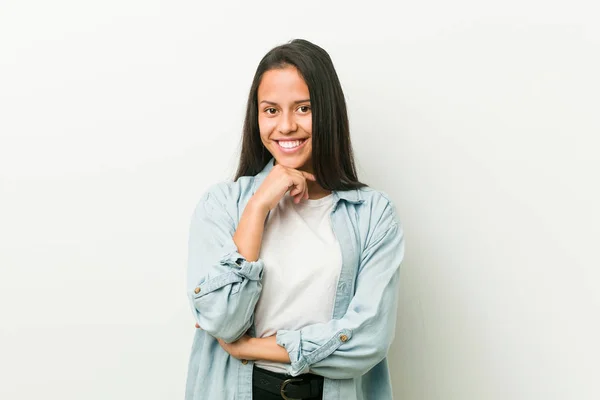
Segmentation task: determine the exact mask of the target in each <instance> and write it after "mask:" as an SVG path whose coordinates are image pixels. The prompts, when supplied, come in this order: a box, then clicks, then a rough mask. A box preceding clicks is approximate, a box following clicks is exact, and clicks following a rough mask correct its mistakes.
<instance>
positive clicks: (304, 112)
mask: <svg viewBox="0 0 600 400" xmlns="http://www.w3.org/2000/svg"><path fill="white" fill-rule="evenodd" d="M298 110H299V111H300V112H301V113H302V114H306V113H307V112H309V111H310V106H300V107H298Z"/></svg>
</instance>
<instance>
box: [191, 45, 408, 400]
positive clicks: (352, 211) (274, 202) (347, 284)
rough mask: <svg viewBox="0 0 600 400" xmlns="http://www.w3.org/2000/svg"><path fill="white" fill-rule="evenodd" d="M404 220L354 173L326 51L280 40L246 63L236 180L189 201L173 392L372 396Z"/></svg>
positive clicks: (380, 374)
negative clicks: (182, 351)
mask: <svg viewBox="0 0 600 400" xmlns="http://www.w3.org/2000/svg"><path fill="white" fill-rule="evenodd" d="M403 255H404V240H403V231H402V228H401V225H400V222H399V220H398V217H397V215H396V212H395V207H394V205H393V204H392V202H391V201H390V200H389V199H388V197H387V196H386V195H385V194H384V193H382V192H381V191H377V190H374V189H372V188H370V187H368V186H367V185H365V184H363V183H361V182H359V180H358V178H357V174H356V170H355V167H354V160H353V155H352V147H351V143H350V133H349V124H348V117H347V113H346V103H345V100H344V95H343V92H342V89H341V85H340V82H339V79H338V77H337V74H336V72H335V69H334V67H333V63H332V62H331V59H330V57H329V55H328V54H327V53H326V52H325V51H324V50H323V49H322V48H320V47H318V46H316V45H314V44H312V43H310V42H308V41H306V40H293V41H291V42H290V43H287V44H284V45H282V46H278V47H275V48H274V49H272V50H271V51H269V52H268V53H267V54H266V55H265V57H264V58H263V59H262V61H261V62H260V64H259V65H258V68H257V71H256V74H255V77H254V81H253V83H252V87H251V89H250V95H249V98H248V107H247V111H246V118H245V123H244V133H243V141H242V152H241V157H240V162H239V167H238V171H237V174H236V178H235V180H234V181H233V182H222V183H219V184H216V185H214V186H212V187H211V188H209V190H208V191H207V192H206V193H205V194H204V195H203V197H202V199H201V200H200V202H199V203H198V206H197V207H196V210H195V212H194V215H193V218H192V223H191V228H190V241H189V259H188V295H189V299H190V303H191V307H192V310H193V313H194V316H195V318H196V321H197V324H196V327H197V328H199V329H198V330H197V331H196V334H195V337H194V343H193V347H192V353H191V357H190V361H189V369H188V378H187V387H186V399H187V400H198V399H211V400H213V399H214V400H229V399H236V400H250V399H254V400H268V399H286V398H291V399H325V400H351V399H365V400H385V399H391V398H392V389H391V384H390V378H389V373H388V367H387V360H386V354H387V351H388V349H389V346H390V344H391V343H392V340H393V338H394V328H395V321H396V310H397V299H398V284H399V280H398V279H399V266H400V263H401V261H402V258H403Z"/></svg>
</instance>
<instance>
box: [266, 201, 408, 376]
mask: <svg viewBox="0 0 600 400" xmlns="http://www.w3.org/2000/svg"><path fill="white" fill-rule="evenodd" d="M372 238H373V239H372V240H370V242H369V244H367V245H366V247H365V250H364V251H363V252H362V257H361V261H360V265H359V271H358V276H357V278H356V291H355V293H354V297H353V298H352V300H351V302H350V305H349V306H348V309H347V311H346V313H345V315H344V316H343V317H342V318H340V319H333V320H331V321H329V322H327V323H317V324H312V325H308V326H305V327H304V328H302V329H300V330H294V331H289V330H279V331H278V332H277V343H278V344H279V345H280V346H283V347H284V348H285V349H286V350H287V351H288V354H289V356H290V361H291V364H290V365H289V367H288V372H289V373H290V374H291V375H293V376H297V375H300V374H303V373H307V372H313V373H315V374H319V375H322V376H324V377H326V378H331V379H350V378H354V377H358V376H361V375H364V374H365V373H366V372H368V371H369V370H370V369H371V368H373V367H374V366H375V365H377V364H378V363H379V362H380V361H381V360H383V359H384V358H385V357H386V355H387V352H388V350H389V347H390V345H391V343H392V341H393V339H394V331H395V325H396V313H397V308H398V295H399V293H398V291H399V275H400V264H401V262H402V260H403V258H404V234H403V229H402V226H401V224H400V222H399V220H398V218H397V215H396V212H395V208H394V206H393V204H392V203H389V204H388V207H387V208H386V209H385V211H384V212H383V213H382V217H381V219H379V222H378V224H377V227H376V229H375V233H374V234H373V235H372Z"/></svg>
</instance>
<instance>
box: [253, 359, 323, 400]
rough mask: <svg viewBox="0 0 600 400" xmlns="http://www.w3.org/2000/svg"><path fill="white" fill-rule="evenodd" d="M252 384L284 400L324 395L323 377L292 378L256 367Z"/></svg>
mask: <svg viewBox="0 0 600 400" xmlns="http://www.w3.org/2000/svg"><path fill="white" fill-rule="evenodd" d="M252 384H253V385H254V386H256V387H258V388H261V389H263V390H266V391H268V392H271V393H274V394H279V395H281V398H282V399H285V400H293V399H306V398H312V397H317V396H320V395H321V394H322V393H323V377H322V376H319V375H314V374H304V375H299V376H296V377H292V376H289V375H285V374H278V373H277V372H272V371H267V370H265V369H262V368H258V367H257V366H256V365H255V366H254V371H253V374H252Z"/></svg>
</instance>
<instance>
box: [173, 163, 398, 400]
mask: <svg viewBox="0 0 600 400" xmlns="http://www.w3.org/2000/svg"><path fill="white" fill-rule="evenodd" d="M273 164H274V160H273V159H271V160H270V161H269V163H268V164H267V165H266V166H265V168H264V169H263V170H262V171H261V172H260V173H258V174H257V175H256V176H247V177H241V178H239V179H238V180H237V182H222V183H219V184H216V185H214V186H212V187H211V188H209V190H207V192H206V193H205V194H204V195H203V196H202V198H201V200H200V201H199V203H198V205H197V207H196V209H195V211H194V213H193V217H192V221H191V226H190V237H189V254H188V276H187V294H188V297H189V301H190V305H191V309H192V312H193V314H194V317H195V319H196V321H197V322H198V324H199V325H200V326H201V327H202V329H197V330H196V332H195V336H194V341H193V345H192V351H191V356H190V360H189V367H188V375H187V383H186V394H185V398H186V400H200V399H209V400H233V399H236V400H251V399H252V369H253V362H252V361H246V360H238V359H236V358H234V357H232V356H230V355H229V354H228V353H227V352H226V351H225V350H223V349H222V348H221V346H220V345H219V343H218V341H217V340H216V339H215V337H218V338H222V339H224V340H225V341H226V342H233V341H235V340H237V339H238V338H239V337H241V336H242V335H243V334H244V333H246V332H247V331H249V334H250V335H251V336H254V307H255V306H256V303H257V301H258V298H259V296H260V293H261V288H262V285H261V278H262V271H263V261H262V260H261V259H260V258H259V259H258V260H256V261H248V260H246V259H245V258H244V257H243V256H242V255H241V254H240V253H239V252H238V250H237V247H236V245H235V243H234V241H233V235H234V233H235V230H236V228H237V225H238V222H239V220H240V217H241V215H242V212H243V211H244V207H245V206H246V204H247V203H248V200H250V198H251V197H252V195H253V194H254V193H255V192H256V190H257V189H258V188H259V186H260V185H261V183H262V182H263V180H264V179H265V177H266V176H267V174H268V173H269V171H270V170H271V169H272V168H273ZM333 202H334V206H333V209H332V211H331V226H332V230H333V233H334V234H335V236H336V238H337V239H338V241H339V243H340V247H341V251H342V260H343V261H342V268H341V272H340V277H339V281H338V284H337V289H336V294H335V300H334V307H333V315H332V317H331V320H330V321H329V322H327V323H317V324H313V325H308V326H305V327H304V328H302V329H300V330H297V331H288V330H279V331H278V332H277V343H278V344H279V345H281V346H283V347H284V348H285V349H286V350H287V351H288V353H289V356H290V360H291V363H290V365H289V367H288V371H289V374H291V375H293V376H296V375H299V374H303V373H306V372H312V373H315V374H318V375H322V376H323V377H325V380H324V386H323V399H324V400H354V399H356V400H386V399H392V388H391V383H390V374H389V371H388V364H387V359H386V355H387V352H388V349H389V347H390V345H391V343H392V340H393V339H394V330H395V324H396V311H397V305H398V287H399V272H400V270H399V267H400V263H401V262H402V259H403V257H404V237H403V230H402V227H401V224H400V221H399V219H398V216H397V214H396V209H395V206H394V204H393V203H392V202H391V201H390V199H389V198H388V197H387V196H386V195H385V193H383V192H381V191H377V190H374V189H372V188H369V187H365V188H361V189H357V190H348V191H334V192H333ZM286 295H288V296H293V295H294V293H286Z"/></svg>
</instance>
